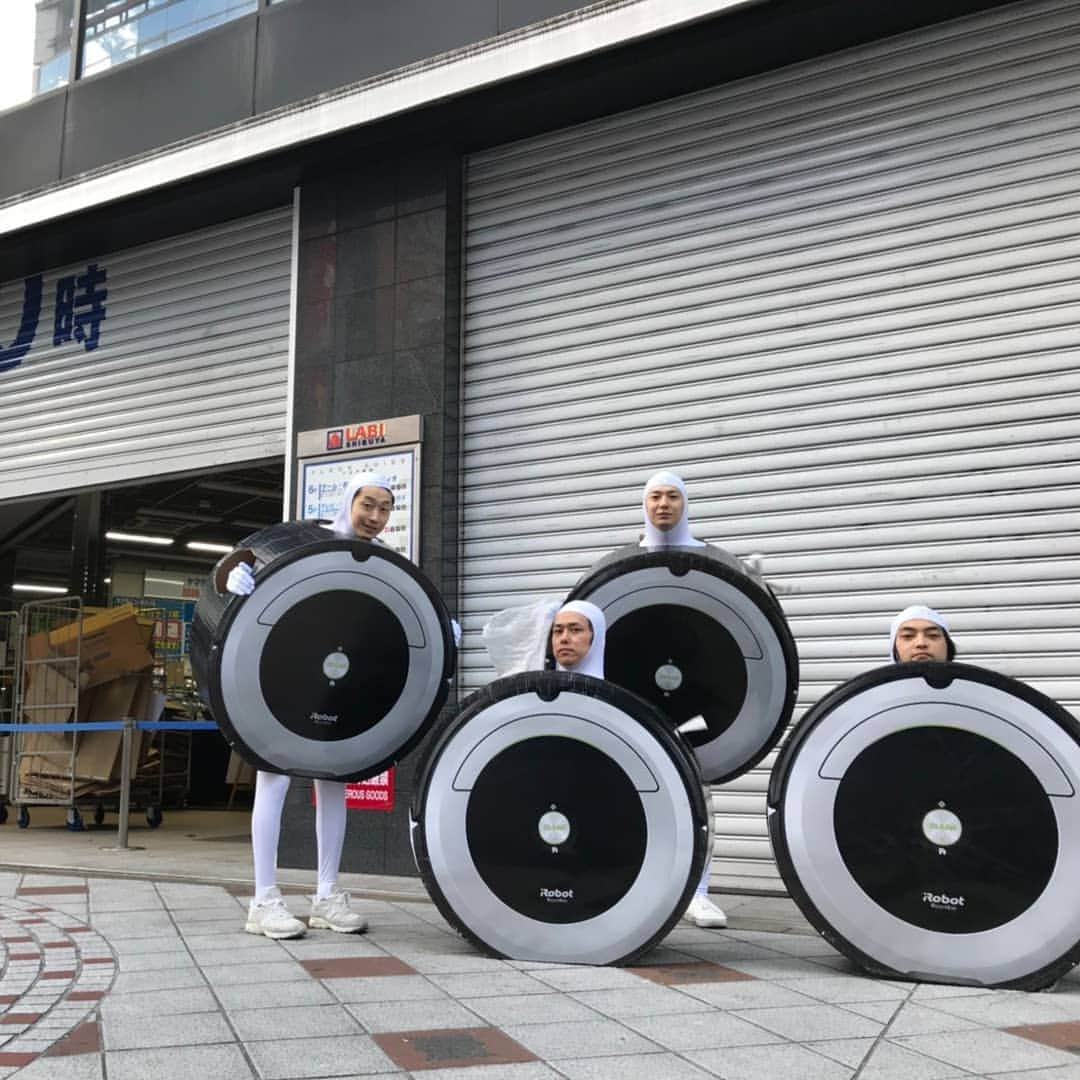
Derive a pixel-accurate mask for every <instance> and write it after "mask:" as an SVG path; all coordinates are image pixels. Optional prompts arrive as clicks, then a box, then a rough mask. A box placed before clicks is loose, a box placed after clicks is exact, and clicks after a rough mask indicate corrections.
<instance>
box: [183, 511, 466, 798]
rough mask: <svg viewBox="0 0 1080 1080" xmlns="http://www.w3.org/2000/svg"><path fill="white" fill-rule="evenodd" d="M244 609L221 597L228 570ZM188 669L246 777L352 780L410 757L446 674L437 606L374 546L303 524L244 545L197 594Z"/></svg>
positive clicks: (430, 590)
mask: <svg viewBox="0 0 1080 1080" xmlns="http://www.w3.org/2000/svg"><path fill="white" fill-rule="evenodd" d="M240 561H243V562H248V563H251V564H253V565H254V567H255V582H256V584H257V586H258V587H257V588H256V589H255V590H254V592H252V594H251V595H250V596H247V597H236V596H231V595H229V594H227V593H225V591H224V590H225V582H226V578H227V576H228V573H229V571H230V570H231V569H232V568H233V567H234V566H235V565H236V563H237V562H240ZM191 660H192V669H193V671H194V673H195V677H196V680H197V682H198V685H199V690H200V693H201V694H202V696H203V700H204V701H205V702H206V704H207V707H208V708H209V709H210V712H211V715H212V716H213V717H214V719H215V720H216V721H217V723H218V725H219V726H220V727H221V729H222V731H223V732H224V734H225V736H226V738H227V739H228V740H229V741H230V742H231V743H232V744H233V746H234V747H235V748H236V750H237V752H238V753H240V754H241V755H242V756H243V757H245V758H246V759H247V760H248V761H250V762H252V763H253V764H255V765H256V766H258V768H260V769H263V770H266V771H270V772H279V773H288V774H290V775H294V776H309V777H317V778H323V779H332V780H360V779H363V778H365V777H368V776H372V775H374V774H375V773H378V772H381V771H383V770H384V769H385V768H387V767H388V766H390V765H392V764H393V763H394V762H395V761H397V760H398V759H399V758H400V757H402V756H403V755H404V754H405V753H407V752H408V750H409V749H411V748H412V747H413V746H414V745H415V744H416V742H417V741H418V740H419V739H420V738H421V737H422V735H423V734H424V732H425V731H426V730H427V727H428V725H429V724H430V723H431V722H432V721H433V719H434V718H435V716H436V715H437V714H438V711H439V709H440V707H441V706H442V704H443V702H444V701H445V700H446V695H447V690H448V686H449V680H450V678H451V676H452V674H453V671H454V662H455V648H454V642H453V635H452V631H451V624H450V618H449V615H448V614H447V611H446V608H445V606H444V604H443V602H442V599H441V598H440V596H439V594H438V592H437V591H436V590H435V588H434V587H433V586H432V585H431V583H430V582H429V581H428V580H427V578H426V577H425V576H424V575H423V574H422V573H421V572H420V571H419V570H418V569H417V568H416V567H415V566H414V565H413V564H412V563H411V562H409V561H408V560H407V559H405V558H403V557H402V556H400V555H398V554H397V553H396V552H394V551H393V550H391V549H390V548H389V547H387V546H386V545H384V544H381V543H378V542H375V541H370V540H364V539H360V538H357V537H350V536H343V535H340V534H339V533H336V532H332V531H330V530H328V529H327V528H326V527H324V526H323V525H320V524H317V523H312V522H286V523H284V524H281V525H275V526H272V527H270V528H268V529H263V530H261V531H259V532H257V533H254V534H253V535H251V536H249V537H247V538H246V539H245V540H243V541H242V542H241V547H240V548H239V549H238V550H237V551H235V552H233V553H232V554H230V555H228V556H226V557H225V558H224V559H222V561H221V562H220V563H218V565H217V567H216V568H215V570H214V572H213V573H212V574H211V575H210V578H209V579H208V580H207V582H206V584H204V586H203V589H202V592H201V594H200V596H199V602H198V605H197V607H196V612H195V618H194V621H193V625H192V647H191Z"/></svg>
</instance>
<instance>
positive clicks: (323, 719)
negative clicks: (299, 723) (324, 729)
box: [308, 712, 337, 724]
mask: <svg viewBox="0 0 1080 1080" xmlns="http://www.w3.org/2000/svg"><path fill="white" fill-rule="evenodd" d="M308 719H309V720H310V721H311V722H312V723H313V724H336V723H337V713H324V712H313V713H312V714H311V715H310V716H309V717H308Z"/></svg>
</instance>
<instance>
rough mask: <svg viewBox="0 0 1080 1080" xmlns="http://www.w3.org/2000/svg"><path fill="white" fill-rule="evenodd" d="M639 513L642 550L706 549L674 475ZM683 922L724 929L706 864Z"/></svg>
mask: <svg viewBox="0 0 1080 1080" xmlns="http://www.w3.org/2000/svg"><path fill="white" fill-rule="evenodd" d="M641 502H642V509H643V510H644V513H645V532H644V535H643V536H642V538H641V545H640V546H641V547H643V548H648V549H649V550H650V551H653V550H656V549H658V548H665V547H706V546H707V545H706V544H705V543H704V542H703V541H701V540H698V539H696V538H695V537H694V536H693V534H692V533H691V532H690V514H689V510H688V503H689V499H688V498H687V494H686V484H685V483H683V480H682V477H681V476H679V475H678V474H677V473H673V472H668V471H662V472H658V473H655V474H654V475H653V476H650V477H649V479H648V481H646V484H645V490H644V491H643V492H642V498H641ZM705 802H706V805H711V803H712V794H711V792H710V791H709V789H708V788H706V790H705ZM683 918H684V919H686V920H687V921H688V922H692V923H693V924H694V925H695V926H700V927H704V928H706V929H719V928H720V927H723V926H727V916H726V915H725V914H724V912H723V911H722V910H721V909H720V908H719V907H717V905H716V904H714V903H713V902H712V901H711V900H710V899H709V863H708V862H706V864H705V872H704V874H702V876H701V880H700V881H699V882H698V884H697V888H696V889H695V891H694V896H693V899H692V900H691V901H690V904H689V906H688V907H687V909H686V912H685V913H684V914H683Z"/></svg>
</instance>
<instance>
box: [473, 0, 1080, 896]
mask: <svg viewBox="0 0 1080 1080" xmlns="http://www.w3.org/2000/svg"><path fill="white" fill-rule="evenodd" d="M1078 118H1080V8H1078V7H1077V6H1076V5H1074V4H1056V3H1043V4H1023V5H1016V6H1012V7H1008V8H1003V9H998V10H995V11H993V12H990V13H984V14H982V15H979V16H977V17H972V18H968V19H965V20H960V21H956V22H952V23H948V24H943V25H941V26H938V27H933V28H929V29H926V30H922V31H919V32H916V33H912V34H909V35H905V36H903V37H899V38H895V39H891V40H888V41H884V42H878V43H875V44H874V45H871V46H867V47H860V48H858V49H855V50H851V51H847V52H844V53H839V54H836V55H833V56H830V57H826V58H824V59H820V60H817V61H814V62H812V63H806V64H803V65H800V66H798V67H793V68H789V69H785V70H782V71H778V72H774V73H771V74H769V75H767V76H761V77H755V78H753V79H749V80H745V81H743V82H739V83H734V84H729V85H725V86H722V87H720V88H717V89H715V90H712V91H709V92H706V93H701V94H697V95H694V96H692V97H687V98H684V99H680V100H677V101H672V102H667V103H664V104H661V105H658V106H654V107H650V108H647V109H642V110H640V111H636V112H633V113H628V114H624V115H620V116H615V117H611V118H607V119H604V120H601V121H598V122H594V123H591V124H589V125H586V126H583V127H580V128H576V129H574V130H570V131H564V132H558V133H555V134H552V135H548V136H545V137H543V138H538V139H536V140H533V141H529V142H525V143H520V144H516V145H513V146H509V147H505V148H501V149H498V150H496V151H493V152H489V153H485V154H482V155H479V156H476V157H474V158H472V159H471V160H470V162H469V166H468V184H467V200H468V205H467V264H466V266H467V292H466V304H467V307H466V322H465V329H466V369H465V378H466V383H465V397H464V409H465V429H464V430H465V443H464V446H465V459H464V461H465V485H466V490H465V503H464V537H465V546H464V570H465V588H464V610H465V631H466V636H465V645H466V651H465V655H464V665H463V666H464V679H465V681H466V683H467V684H468V685H471V686H475V685H478V684H480V683H482V682H484V681H486V680H487V679H488V678H490V674H491V673H490V669H489V667H488V662H487V658H486V655H485V653H484V649H483V645H482V642H481V639H480V635H479V631H480V629H481V627H482V626H483V624H484V622H485V621H486V619H487V618H488V617H489V616H490V615H491V613H492V612H494V611H497V610H499V609H500V608H504V607H507V606H510V605H514V604H517V603H523V602H526V601H527V600H529V599H531V598H533V597H535V596H538V595H552V596H559V595H561V594H563V593H564V592H565V590H567V589H568V588H569V587H570V586H571V585H572V584H573V583H574V581H575V580H576V579H577V577H578V576H579V574H580V573H581V572H582V571H583V570H584V569H585V568H586V567H588V566H589V565H590V564H591V563H592V562H593V561H594V560H595V559H596V558H598V557H599V556H600V555H602V554H603V553H604V552H606V551H608V550H610V549H612V548H613V547H615V546H617V545H618V544H622V543H626V542H627V541H628V540H629V539H630V538H632V537H633V536H635V535H636V534H637V531H638V529H639V527H640V517H639V511H638V509H637V506H638V499H639V491H640V484H641V483H642V481H643V479H644V478H645V477H646V476H647V475H648V474H649V473H650V472H651V471H652V470H653V469H654V468H657V467H661V466H665V465H670V466H672V467H675V468H678V469H680V470H681V471H682V473H683V475H684V476H685V477H686V478H687V480H688V482H689V484H690V490H691V496H692V498H691V518H692V521H693V523H694V525H695V531H696V533H697V535H698V536H700V537H701V538H703V539H709V540H712V541H713V542H715V543H718V544H719V545H721V546H722V547H725V548H728V549H729V550H731V551H733V552H735V553H736V554H739V555H743V556H745V555H748V554H751V553H753V552H758V553H761V554H762V555H763V557H764V570H765V574H766V576H767V577H768V578H769V579H770V581H771V582H772V583H773V584H774V586H775V587H776V589H777V591H778V592H779V593H780V599H781V601H782V602H783V605H784V608H785V609H786V611H787V614H788V617H789V620H790V623H791V626H792V629H793V632H794V634H795V636H796V639H797V641H798V644H799V651H800V655H801V670H802V681H801V690H800V702H799V710H798V712H797V716H798V715H801V714H802V712H804V711H805V709H806V707H807V706H808V705H810V704H811V703H813V702H814V701H816V700H817V699H818V698H819V697H820V696H821V695H822V694H823V693H824V692H825V691H826V690H828V689H830V688H831V687H833V686H835V685H836V684H837V683H839V682H841V681H843V680H845V679H848V678H850V677H851V676H853V675H855V674H857V673H859V672H861V671H864V670H867V669H869V668H871V667H873V666H876V665H878V664H879V663H882V662H884V661H885V659H886V657H885V652H886V640H885V635H886V631H887V627H888V623H889V619H890V617H891V615H892V614H893V613H894V612H896V611H897V610H898V609H899V608H900V607H902V606H904V605H905V604H906V603H909V602H911V601H912V600H915V599H922V600H924V602H928V603H932V604H934V605H935V606H938V607H940V608H942V609H944V610H945V611H947V612H948V613H949V614H950V615H951V617H952V620H953V624H954V628H955V634H954V636H955V638H956V639H957V641H958V644H959V648H960V649H961V652H962V654H963V657H964V658H965V659H967V660H970V661H972V662H975V663H979V664H985V665H986V666H988V667H993V668H996V669H998V670H1001V671H1003V672H1005V673H1007V674H1010V675H1014V676H1017V677H1019V678H1021V679H1024V680H1027V681H1029V682H1030V683H1032V684H1033V685H1035V686H1037V687H1038V688H1040V689H1041V690H1043V691H1045V692H1046V693H1048V694H1050V695H1051V696H1052V697H1054V698H1057V699H1058V700H1060V701H1061V702H1063V703H1064V704H1065V705H1066V706H1070V707H1074V708H1075V706H1076V704H1077V702H1078V700H1080V673H1078V664H1077V659H1078V653H1080V632H1078V630H1077V623H1078V614H1080V561H1078V558H1077V557H1078V555H1080V529H1078V526H1080V510H1078V509H1077V502H1078V490H1080V408H1078V407H1080V364H1078V363H1077V359H1076V349H1077V346H1078V345H1080V287H1078V285H1077V281H1078V280H1080V172H1078V171H1077V166H1078V165H1080V119H1078ZM773 760H774V759H773V758H772V757H770V758H769V759H768V761H766V762H765V766H766V767H764V768H760V769H757V770H754V771H753V772H751V773H749V774H748V775H746V776H743V777H741V778H740V779H738V780H736V781H735V782H734V783H731V784H728V785H726V786H724V787H723V788H722V789H718V790H717V791H716V792H715V794H714V808H715V811H716V822H717V832H718V840H717V849H716V857H715V860H714V882H716V883H718V884H720V885H723V886H724V887H728V888H731V887H743V888H751V889H753V888H763V889H778V888H780V887H781V886H780V882H779V880H778V874H777V872H776V868H775V865H774V864H773V862H772V858H771V852H770V847H769V841H768V836H767V829H766V824H765V814H764V809H765V799H764V792H765V788H766V784H767V779H768V766H771V764H772V761H773Z"/></svg>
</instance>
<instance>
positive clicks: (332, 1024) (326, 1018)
mask: <svg viewBox="0 0 1080 1080" xmlns="http://www.w3.org/2000/svg"><path fill="white" fill-rule="evenodd" d="M229 1019H230V1020H232V1023H233V1027H235V1028H236V1033H237V1034H238V1035H239V1036H240V1039H241V1040H242V1041H243V1042H245V1043H247V1042H258V1041H261V1040H263V1039H295V1038H303V1037H319V1036H323V1035H360V1034H362V1032H361V1030H360V1025H359V1024H358V1023H357V1022H356V1020H355V1019H354V1018H353V1017H352V1016H351V1015H350V1014H349V1012H348V1010H347V1009H346V1008H345V1006H344V1005H337V1004H334V1005H286V1006H282V1007H278V1008H275V1009H260V1008H253V1009H242V1010H236V1011H233V1012H230V1013H229ZM396 1030H399V1031H407V1030H409V1029H408V1028H398V1029H396Z"/></svg>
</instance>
